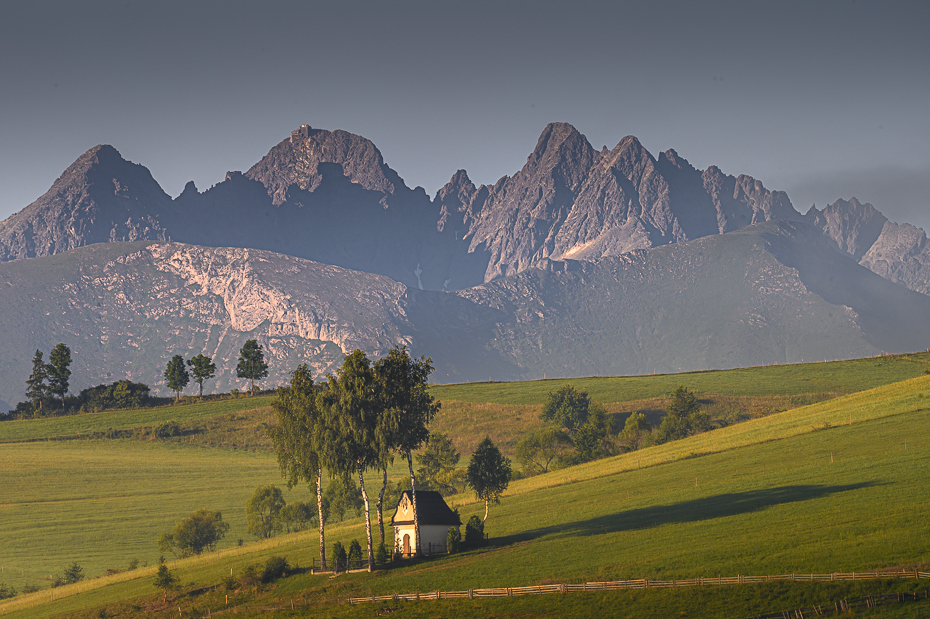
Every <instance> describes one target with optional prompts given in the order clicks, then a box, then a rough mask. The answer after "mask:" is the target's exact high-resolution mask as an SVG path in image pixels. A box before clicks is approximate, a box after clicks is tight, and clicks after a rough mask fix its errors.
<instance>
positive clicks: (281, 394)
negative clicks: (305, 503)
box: [269, 364, 326, 570]
mask: <svg viewBox="0 0 930 619" xmlns="http://www.w3.org/2000/svg"><path fill="white" fill-rule="evenodd" d="M317 391H318V390H317V389H316V387H315V386H314V384H313V376H312V375H311V374H310V368H309V367H307V365H306V364H304V365H301V366H299V367H298V368H297V369H296V370H294V371H293V372H291V381H290V383H289V384H288V386H286V387H281V388H279V389H278V397H277V398H275V400H274V401H273V402H272V403H271V408H272V409H273V410H274V412H275V414H276V415H277V417H278V423H277V425H276V426H275V427H274V428H272V429H271V430H270V431H269V434H270V435H271V440H272V443H273V444H274V448H275V451H276V452H277V454H278V466H279V467H280V469H281V475H282V476H283V477H284V478H285V479H286V480H287V487H288V488H293V487H294V486H296V485H297V484H298V483H300V482H301V481H303V482H306V483H315V484H316V507H317V516H318V520H319V524H320V564H321V566H322V568H323V569H324V570H325V569H326V532H325V520H326V515H325V514H324V513H323V512H324V509H323V464H322V458H321V457H320V451H321V447H322V446H321V444H320V443H319V440H318V439H319V438H320V436H321V434H322V428H321V426H322V421H323V420H322V418H321V415H320V411H319V409H318V408H317V405H316V396H317Z"/></svg>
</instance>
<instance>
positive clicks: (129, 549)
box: [0, 354, 930, 617]
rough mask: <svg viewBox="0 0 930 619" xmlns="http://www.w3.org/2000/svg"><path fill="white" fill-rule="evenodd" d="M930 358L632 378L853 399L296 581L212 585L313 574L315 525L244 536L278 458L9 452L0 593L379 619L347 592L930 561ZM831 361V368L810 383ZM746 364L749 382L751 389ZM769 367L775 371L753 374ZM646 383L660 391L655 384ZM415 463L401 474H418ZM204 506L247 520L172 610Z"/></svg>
mask: <svg viewBox="0 0 930 619" xmlns="http://www.w3.org/2000/svg"><path fill="white" fill-rule="evenodd" d="M927 363H928V358H927V356H926V355H925V354H923V355H910V356H898V357H882V358H876V359H866V360H859V361H857V362H845V364H848V365H847V369H848V370H849V371H848V374H844V372H843V371H842V366H843V365H844V364H843V363H837V364H833V363H824V364H809V365H807V366H797V367H793V366H787V367H786V366H776V367H772V368H755V369H752V370H745V371H733V372H721V373H720V374H726V376H718V377H716V378H714V377H713V376H711V375H712V374H714V373H709V372H707V373H695V374H687V375H677V376H671V377H640V378H639V379H636V380H641V381H642V384H643V385H646V386H645V387H641V388H640V387H637V388H634V387H633V386H632V385H634V384H636V383H633V382H631V383H630V386H629V388H628V389H625V390H620V389H617V390H615V391H613V392H612V393H621V392H622V393H629V396H628V401H636V400H643V399H648V398H650V397H660V396H662V395H663V394H664V393H667V391H665V390H666V389H668V390H670V388H669V387H668V386H669V385H671V388H674V386H677V385H678V384H685V385H686V386H689V387H690V388H692V389H695V390H696V391H702V392H711V391H712V392H715V393H725V394H729V395H733V396H748V395H753V396H765V395H766V394H769V395H772V396H775V395H779V392H778V391H776V390H775V389H776V386H777V384H778V383H779V381H781V384H782V386H783V387H784V391H783V392H782V393H781V395H786V394H787V395H791V396H795V395H802V394H803V393H815V392H830V393H847V394H849V395H842V396H840V397H835V398H831V399H828V400H824V401H819V402H815V403H813V404H809V405H806V406H801V407H798V408H792V409H789V410H785V411H783V412H773V413H771V414H768V415H766V416H762V417H759V418H755V419H750V420H748V421H744V422H742V423H737V424H734V425H730V426H728V427H724V428H721V429H718V430H714V431H711V432H708V433H705V434H702V435H699V436H695V437H692V438H689V439H686V440H683V441H678V442H673V443H669V444H665V445H660V446H656V447H650V448H647V449H644V450H641V451H638V452H633V453H629V454H625V455H621V456H616V457H613V458H609V459H606V460H601V461H597V462H593V463H589V464H586V465H582V466H577V467H571V468H567V469H563V470H560V471H556V472H552V473H548V474H546V475H540V476H537V477H533V478H529V479H525V480H520V481H516V482H513V483H512V484H511V486H510V488H509V489H508V491H507V493H506V494H505V496H504V497H503V499H502V501H501V503H500V504H499V505H492V506H491V512H490V517H489V519H488V522H487V525H486V530H487V532H488V534H489V537H490V539H489V540H488V543H487V545H486V546H485V547H483V548H481V549H477V550H470V551H467V552H463V553H460V554H457V555H452V556H444V557H439V558H433V559H430V560H425V561H419V562H417V561H413V562H407V563H404V564H403V565H401V566H400V567H395V568H392V569H389V570H383V571H378V572H375V573H374V574H364V573H363V574H349V575H341V576H339V577H337V578H330V577H328V576H314V575H311V574H309V573H307V572H304V571H300V572H299V573H297V574H295V575H293V576H290V577H288V578H285V579H283V580H281V581H278V583H276V584H275V585H273V586H271V587H268V588H266V589H265V590H263V591H260V592H256V591H242V590H235V591H230V592H227V591H226V590H225V589H224V588H223V587H222V586H220V587H218V588H217V589H216V590H213V589H212V588H211V587H213V586H214V585H217V584H218V583H219V582H220V580H221V579H222V577H223V576H228V575H229V573H230V570H232V571H233V572H238V571H240V570H242V569H243V568H244V567H245V566H247V565H250V564H255V563H260V562H263V561H264V560H266V559H267V558H268V557H270V556H273V555H284V556H286V557H287V558H288V561H289V562H290V563H291V564H292V565H294V564H296V565H299V566H307V565H309V564H310V562H311V561H312V559H313V558H314V557H317V556H318V539H317V535H316V532H315V531H309V532H302V533H299V534H293V535H282V536H279V537H277V538H274V539H272V540H268V541H264V542H252V541H250V540H248V539H246V540H245V544H244V545H243V546H242V547H237V546H236V545H235V540H236V539H237V538H238V537H243V538H245V537H246V536H245V535H244V530H245V526H244V509H243V506H244V504H245V500H246V499H247V498H248V496H249V494H250V493H251V491H252V489H253V488H254V487H255V486H256V485H258V484H259V483H278V484H279V485H280V481H279V477H278V472H277V467H276V463H275V459H274V454H273V453H271V452H269V451H266V450H245V449H231V448H215V447H213V448H208V447H201V446H196V445H191V444H186V443H183V442H179V441H176V442H160V441H135V440H109V441H108V440H75V441H53V442H30V443H15V444H13V443H6V444H0V454H2V456H3V457H2V458H0V472H2V474H3V476H4V479H5V480H10V481H11V482H12V483H8V484H6V488H8V489H9V490H5V491H4V495H3V496H4V498H3V499H2V506H0V518H3V522H4V527H3V528H0V537H2V538H3V539H0V548H2V549H3V550H0V553H2V556H0V564H2V565H3V567H4V571H3V572H2V574H0V582H6V583H7V584H8V585H13V586H16V587H17V588H20V587H21V586H22V584H23V583H24V582H30V583H34V584H38V585H40V586H42V587H43V589H42V590H41V591H39V592H38V593H35V594H30V595H25V596H19V597H18V598H14V599H11V600H7V601H3V602H0V614H3V615H9V616H12V617H53V616H62V615H69V616H81V617H83V616H86V617H91V616H94V617H96V616H108V617H113V616H125V617H133V616H152V617H167V616H178V608H179V607H180V608H181V610H182V615H183V616H192V615H193V614H195V613H210V612H216V611H218V610H220V609H223V608H226V607H227V606H226V598H225V596H227V595H228V596H229V608H230V609H231V611H234V612H235V613H236V614H238V615H240V616H265V615H267V614H268V612H270V611H265V610H263V609H270V608H273V607H277V608H284V607H288V608H289V605H290V603H291V602H293V603H294V604H295V608H296V610H295V611H293V612H292V611H290V610H281V611H279V612H278V613H277V614H278V615H279V616H282V617H287V616H294V617H298V616H307V615H308V614H310V615H313V616H316V615H321V616H340V617H362V616H364V617H371V616H372V615H373V614H376V613H378V612H380V611H381V609H382V607H383V606H384V605H383V604H373V605H372V604H369V605H359V606H349V605H348V604H347V603H346V599H347V598H348V597H351V596H361V595H372V594H378V595H380V594H386V593H391V592H414V591H433V590H463V589H469V588H483V587H499V586H500V587H507V586H511V587H516V586H524V585H531V584H544V583H552V582H585V581H600V580H613V579H633V578H651V579H675V578H680V579H684V578H694V577H699V576H707V577H709V576H717V575H724V576H735V575H737V574H744V575H765V574H772V575H777V574H791V573H811V572H814V573H829V572H850V571H865V570H871V569H882V568H893V567H895V568H899V567H906V568H914V567H920V569H922V570H927V569H928V568H927V566H928V564H930V547H928V545H930V530H928V521H927V519H926V516H925V514H926V491H925V487H926V486H925V476H926V470H927V469H928V465H930V376H924V370H925V369H926V368H927ZM799 368H806V373H808V374H810V376H808V381H809V385H807V386H805V385H804V383H803V382H802V377H803V374H804V373H805V372H801V371H800V369H799ZM870 368H871V370H870ZM819 370H823V373H822V374H815V372H816V371H819ZM734 372H735V373H738V372H747V374H744V375H743V377H742V379H739V378H738V377H734V376H733V375H732V374H733V373H734ZM755 372H759V373H761V374H762V375H760V376H758V377H754V373H755ZM770 372H771V373H774V374H769V373H770ZM902 376H903V377H902ZM696 378H700V380H703V381H704V382H703V383H701V382H699V381H697V380H693V379H696ZM587 380H591V381H593V383H588V384H586V383H585V382H582V381H579V380H573V381H571V382H573V383H574V384H575V385H576V386H582V387H586V388H588V389H589V392H591V394H592V397H594V398H595V399H600V400H601V401H604V402H616V401H619V400H616V399H614V400H611V399H610V397H611V396H609V395H597V394H598V393H607V392H606V391H604V392H598V391H596V390H595V389H594V387H592V386H591V385H593V384H597V383H599V382H600V381H622V380H624V379H587ZM630 380H632V379H630ZM651 380H661V381H665V382H664V383H656V384H652V386H651V387H650V386H649V385H650V383H649V381H651ZM740 381H742V382H743V383H744V385H743V387H742V390H740V387H739V384H740ZM792 381H793V382H792ZM558 384H561V383H553V382H545V383H543V384H542V385H536V384H534V383H518V384H516V385H515V386H512V388H513V389H514V392H516V391H519V389H518V387H519V388H524V389H527V390H528V391H527V393H525V394H523V395H522V396H520V395H519V394H517V395H514V394H513V393H512V394H511V395H507V396H504V395H501V393H502V392H499V391H498V392H496V393H497V395H493V394H489V395H487V396H485V397H486V398H487V399H486V400H485V403H489V404H495V402H494V401H492V400H493V398H495V397H496V398H498V399H499V400H506V401H505V402H496V403H497V404H502V403H503V404H507V405H512V406H527V407H529V406H535V405H536V401H535V400H534V398H536V397H537V396H539V394H542V395H541V396H539V397H542V398H544V397H545V393H546V392H547V391H548V390H551V389H552V388H554V386H557V385H558ZM727 385H730V387H727ZM498 386H499V385H498V384H495V383H492V384H490V385H488V384H482V385H472V386H458V385H456V386H439V387H436V388H435V389H436V390H437V391H436V392H434V393H436V395H437V396H439V397H440V399H442V398H449V399H450V400H453V395H454V394H453V393H451V392H448V391H443V390H444V389H458V390H460V391H459V392H458V394H457V395H458V397H460V398H467V397H473V398H478V397H480V396H477V395H474V394H475V393H478V392H480V391H481V390H482V389H492V388H494V389H496V388H497V387H498ZM860 388H861V389H865V390H861V389H860ZM469 389H470V390H472V391H471V392H469V391H468V390H469ZM636 389H640V390H639V391H637V390H636ZM649 389H651V390H652V391H649ZM705 389H706V391H705ZM728 389H729V391H728ZM805 389H808V390H807V391H805ZM469 393H471V394H472V395H471V396H469V395H468V394H469ZM441 394H445V395H441ZM532 394H536V395H532ZM518 396H519V397H518ZM507 398H511V399H510V400H507ZM519 398H523V399H522V400H520V399H519ZM456 401H469V400H467V399H464V400H456ZM472 401H474V402H477V403H481V402H480V401H479V400H472ZM540 402H541V400H540ZM178 408H181V407H178ZM460 410H462V411H466V409H460ZM534 410H535V409H530V408H528V409H525V410H524V412H523V413H521V415H520V416H521V417H522V416H524V415H525V416H527V417H530V416H532V414H533V411H534ZM466 412H467V411H466ZM172 418H176V417H172ZM62 421H64V420H62ZM0 426H2V424H0ZM0 430H2V428H0ZM181 440H183V438H182V439H181ZM456 440H457V441H458V438H457V437H456ZM463 451H464V449H463ZM466 459H467V457H465V458H463V460H466ZM401 465H402V463H400V462H399V463H398V464H397V467H398V468H397V469H395V471H393V472H392V474H393V475H394V476H398V477H399V476H400V474H402V469H401V468H400V467H401ZM298 497H299V498H301V499H303V500H306V498H307V490H306V489H305V488H303V489H298V488H295V489H294V490H293V491H292V492H291V493H290V494H289V495H288V497H287V498H288V500H293V499H294V498H298ZM451 502H452V503H453V504H454V505H455V506H456V507H458V508H459V510H460V512H461V514H462V516H463V520H464V519H467V518H468V517H469V516H470V515H472V514H482V513H483V504H478V503H477V502H475V501H474V500H472V499H471V497H468V496H464V495H459V496H455V497H452V500H451ZM226 506H228V514H227V507H226ZM198 507H210V508H212V509H222V510H223V513H224V518H225V519H228V520H229V521H230V523H231V524H232V528H231V530H230V533H229V534H228V535H227V539H226V540H224V543H223V544H222V545H221V548H220V549H219V550H218V551H217V552H215V553H208V554H206V555H204V556H202V557H195V558H192V559H184V560H179V561H176V562H175V561H171V562H170V566H171V567H172V569H174V570H176V573H177V574H179V575H180V576H181V580H182V583H183V584H184V586H185V591H184V592H182V593H178V594H176V595H175V599H174V601H172V602H170V603H169V604H168V607H165V606H164V605H163V604H162V603H161V596H160V594H159V593H158V592H157V591H155V588H154V587H153V585H152V574H153V573H154V567H153V566H152V564H153V560H154V557H155V556H157V552H156V549H155V538H157V535H158V534H159V533H160V532H162V531H164V530H167V529H168V528H170V526H171V525H172V524H173V523H174V521H175V520H177V519H178V518H180V517H182V516H184V515H186V514H187V513H189V512H190V511H193V510H194V509H196V508H198ZM388 517H389V516H388ZM91 531H93V533H91ZM137 533H138V536H137V537H134V536H136V535H137ZM327 535H328V539H327V546H328V548H331V546H332V543H333V542H334V541H336V540H341V541H343V542H344V543H346V542H348V541H349V540H351V539H359V540H361V541H363V542H364V526H363V521H362V520H361V519H357V520H355V521H349V522H347V523H343V524H340V525H337V526H334V527H330V528H329V529H328V532H327ZM146 540H149V541H146ZM146 548H147V549H148V550H145V549H146ZM132 557H138V558H139V559H140V560H141V561H143V562H145V561H148V563H149V566H148V567H145V568H140V569H139V570H136V571H134V572H123V573H121V574H115V575H112V576H106V577H102V578H94V579H92V580H88V581H85V582H82V583H78V584H77V585H69V586H65V587H61V588H59V589H55V590H54V592H52V591H50V590H48V589H47V586H48V585H47V583H46V582H45V581H42V580H41V578H42V577H43V574H45V575H47V574H48V573H53V572H56V571H60V570H62V569H63V568H64V567H65V566H66V565H67V564H68V563H70V561H72V560H77V561H78V562H80V563H82V565H84V566H85V571H86V572H87V573H88V574H89V575H90V576H96V575H97V574H100V573H101V572H102V570H103V569H104V568H106V567H114V568H123V567H124V566H125V564H126V563H127V562H128V560H129V559H130V558H132ZM17 572H19V573H20V576H19V577H18V578H17V577H15V576H16V573H17ZM927 586H928V584H927V582H926V581H920V582H916V581H905V580H900V581H898V580H895V581H863V582H856V583H765V584H761V585H752V586H745V587H737V586H733V587H717V588H714V587H710V588H696V589H681V590H661V591H660V590H655V591H626V592H624V591H621V592H610V593H590V594H566V595H548V596H527V597H525V598H513V599H483V600H462V601H439V602H436V601H431V602H396V603H392V604H390V605H388V606H390V607H392V608H396V609H398V610H399V611H402V614H401V616H404V617H421V616H423V617H426V616H457V615H458V616H496V617H513V616H529V615H533V616H537V615H538V616H550V617H557V616H566V615H571V616H605V615H614V616H630V617H643V616H671V615H674V616H700V617H740V616H746V617H749V616H753V615H758V614H761V613H767V612H777V611H781V610H789V609H791V608H797V607H800V606H805V605H810V604H813V603H829V604H831V605H832V604H833V602H834V601H835V600H838V599H844V598H846V597H855V596H857V595H865V594H867V593H876V592H888V591H913V590H916V589H918V588H919V589H921V590H923V589H925V588H927ZM52 595H54V596H55V599H54V600H52V599H51V597H52ZM921 611H922V612H924V613H930V604H926V603H922V602H921V603H915V604H913V605H911V606H907V605H902V606H901V607H900V608H899V607H885V608H879V609H875V610H874V611H872V612H871V614H870V613H869V612H859V611H857V612H859V614H858V615H857V616H876V617H877V616H882V617H884V616H901V617H910V616H917V615H916V614H913V613H914V612H917V613H919V612H921ZM101 613H102V614H101ZM171 613H173V615H172V614H171Z"/></svg>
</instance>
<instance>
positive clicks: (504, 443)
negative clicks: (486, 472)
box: [430, 353, 930, 456]
mask: <svg viewBox="0 0 930 619" xmlns="http://www.w3.org/2000/svg"><path fill="white" fill-rule="evenodd" d="M928 369H930V354H928V353H914V354H909V355H886V356H880V357H872V358H865V359H853V360H848V361H831V362H825V363H823V362H822V363H803V364H796V365H774V366H765V367H754V368H743V369H736V370H719V371H708V372H687V373H684V374H659V375H655V376H611V377H588V378H571V379H549V380H537V381H527V382H510V383H496V382H491V383H463V384H452V385H434V386H432V387H431V389H430V390H431V393H432V394H433V395H434V396H435V397H436V398H437V399H438V400H441V401H442V403H443V407H442V410H441V411H440V413H439V415H438V416H437V418H436V420H435V422H434V428H435V429H436V431H438V432H445V433H447V434H449V435H450V436H453V437H455V443H456V445H457V446H458V448H459V449H460V450H461V451H462V453H465V454H468V453H471V451H473V450H474V448H475V446H476V445H477V444H478V442H479V441H480V440H481V439H483V438H484V437H485V435H488V436H490V437H491V438H492V439H493V440H494V441H495V442H496V443H497V444H498V445H500V446H501V449H502V450H503V451H504V452H505V453H506V454H507V455H508V456H513V452H514V449H515V447H516V444H517V442H519V440H520V438H521V437H522V436H523V435H524V434H525V433H526V432H528V431H530V430H532V429H534V428H536V427H539V426H540V425H542V422H541V421H540V420H539V413H540V412H541V411H542V405H543V403H544V402H545V401H546V397H547V395H548V393H549V392H550V391H554V390H556V389H558V388H559V387H561V386H562V385H564V384H572V385H574V386H575V387H577V388H579V389H586V390H587V391H588V394H589V395H590V396H591V398H592V399H593V400H595V401H597V402H600V403H602V404H604V405H605V406H606V408H607V411H608V412H609V413H612V414H613V415H615V417H616V421H617V423H618V424H619V426H620V427H622V424H623V423H624V421H625V420H626V416H627V415H628V414H629V413H631V412H633V411H640V412H642V413H644V414H645V415H646V417H647V418H648V419H649V421H650V423H652V424H653V425H658V424H659V423H660V421H661V417H662V415H663V414H664V412H665V409H666V407H667V405H668V395H669V393H670V392H672V391H673V390H674V389H675V388H676V387H677V386H678V385H684V386H685V387H687V388H688V389H690V390H692V391H694V392H695V393H697V394H698V397H699V398H700V400H701V405H702V406H703V407H704V409H705V410H706V411H707V412H708V413H710V415H711V417H712V418H714V419H719V420H722V421H723V422H725V423H734V422H737V421H744V420H746V419H751V418H758V417H764V416H766V415H770V414H772V413H775V412H779V411H785V410H789V409H792V408H798V407H800V406H804V405H807V404H812V403H815V402H820V401H824V400H829V399H832V398H835V397H838V396H841V395H846V394H849V393H855V392H857V391H863V390H866V389H872V388H874V387H879V386H881V385H888V384H891V383H894V382H898V381H902V380H906V379H909V378H914V377H917V376H922V375H923V374H924V372H926V371H927V370H928Z"/></svg>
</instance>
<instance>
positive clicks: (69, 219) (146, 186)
mask: <svg viewBox="0 0 930 619" xmlns="http://www.w3.org/2000/svg"><path fill="white" fill-rule="evenodd" d="M170 204H171V198H170V197H169V196H168V194H166V193H165V192H164V190H163V189H162V188H161V186H159V184H158V183H157V182H155V179H154V178H152V175H151V173H150V172H149V171H148V169H146V168H145V167H144V166H141V165H139V164H136V163H132V162H130V161H126V160H125V159H123V157H122V156H121V155H120V154H119V152H118V151H117V150H116V149H115V148H113V147H112V146H109V145H106V144H101V145H97V146H95V147H93V148H91V149H90V150H88V151H87V152H85V153H84V154H83V155H81V156H80V157H78V158H77V160H75V162H74V163H72V164H71V165H70V166H68V168H67V169H66V170H65V171H64V172H63V173H62V175H61V176H60V177H58V179H57V180H56V181H55V182H54V183H53V184H52V187H51V188H50V189H49V190H48V191H47V192H46V193H45V194H44V195H42V196H41V197H40V198H39V199H38V200H36V201H35V202H33V203H32V204H30V205H29V206H27V207H26V208H24V209H23V210H21V211H19V212H18V213H15V214H14V215H12V216H10V217H9V218H8V219H6V220H5V221H3V222H0V260H14V259H18V258H33V257H37V256H47V255H50V254H56V253H59V252H62V251H67V250H69V249H74V248H76V247H82V246H84V245H89V244H91V243H103V242H113V241H136V240H143V239H153V240H164V239H165V238H166V237H167V231H166V230H165V228H164V226H162V224H161V223H160V221H159V214H161V213H163V212H165V210H167V209H169V208H170Z"/></svg>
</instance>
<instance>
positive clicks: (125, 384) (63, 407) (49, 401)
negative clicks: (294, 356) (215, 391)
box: [0, 340, 268, 419]
mask: <svg viewBox="0 0 930 619" xmlns="http://www.w3.org/2000/svg"><path fill="white" fill-rule="evenodd" d="M48 359H49V362H48V363H45V360H44V354H43V353H42V351H41V350H36V352H35V355H34V356H33V359H32V372H31V373H30V374H29V378H27V379H26V398H27V399H26V400H25V401H23V402H20V403H19V404H17V405H16V407H15V408H14V409H13V410H11V411H9V413H8V414H7V415H0V419H3V418H4V417H5V418H7V419H12V418H16V419H29V418H35V417H48V416H51V415H65V414H68V413H79V412H86V411H102V410H110V409H125V408H140V407H143V406H154V405H159V404H164V403H165V402H164V401H163V399H162V398H157V397H153V396H152V395H151V389H150V387H149V386H148V385H146V384H145V383H134V382H132V381H130V380H119V381H116V382H114V383H112V384H102V385H97V386H95V387H88V388H87V389H83V390H81V392H80V394H79V395H77V396H69V395H68V393H69V388H70V378H71V363H72V357H71V349H70V348H68V346H66V345H65V344H64V343H60V344H57V345H56V346H55V347H54V348H52V350H51V352H50V353H49V356H48ZM162 376H163V378H164V379H165V384H166V385H167V387H168V389H170V390H171V391H174V392H175V400H176V401H178V400H180V397H181V392H182V391H183V390H184V389H185V388H186V387H187V386H188V385H189V384H190V382H191V380H193V382H194V383H196V384H197V386H198V392H199V397H200V398H201V399H203V383H204V381H207V380H209V379H211V378H214V377H215V376H216V364H215V363H213V359H211V358H210V357H208V356H206V355H204V354H198V355H195V356H193V357H191V358H190V359H187V360H186V361H185V360H184V358H183V357H182V356H181V355H174V356H173V357H172V358H171V359H170V360H169V361H168V364H167V366H166V368H165V371H164V373H163V375H162ZM236 376H237V377H238V378H242V379H245V380H248V381H249V393H250V395H254V393H255V381H259V380H261V379H263V378H267V376H268V363H267V362H266V361H265V356H264V351H263V349H262V347H261V345H260V344H259V343H258V341H256V340H247V341H246V342H245V344H243V346H242V348H241V349H240V351H239V359H238V364H237V365H236Z"/></svg>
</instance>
